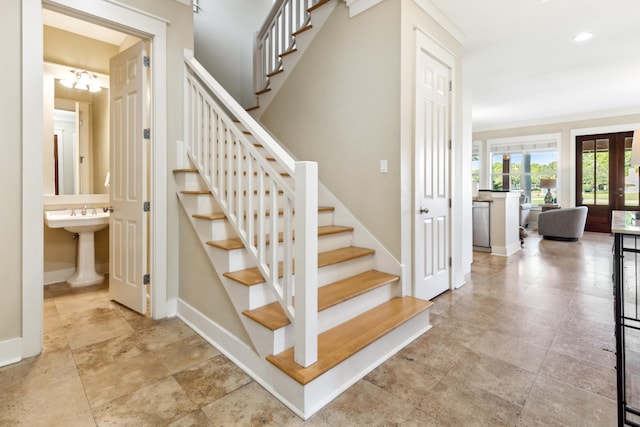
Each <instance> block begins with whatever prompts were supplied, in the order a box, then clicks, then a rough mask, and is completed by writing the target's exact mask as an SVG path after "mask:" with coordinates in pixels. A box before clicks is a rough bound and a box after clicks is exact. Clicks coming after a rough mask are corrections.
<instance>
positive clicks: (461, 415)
mask: <svg viewBox="0 0 640 427" xmlns="http://www.w3.org/2000/svg"><path fill="white" fill-rule="evenodd" d="M612 242H613V238H612V237H611V236H610V235H606V234H595V233H585V236H584V238H583V239H582V240H580V241H579V242H555V241H547V240H541V239H540V237H539V236H538V235H537V233H535V232H533V233H530V236H529V237H528V238H527V239H526V242H525V245H524V249H523V250H522V251H521V252H519V253H518V254H516V255H513V256H511V257H509V258H502V257H497V256H491V255H489V254H484V253H478V252H476V253H474V263H473V267H472V273H471V280H470V282H469V283H467V284H466V285H465V286H463V287H461V288H460V289H458V290H456V291H453V292H447V293H445V294H443V295H441V296H440V297H438V298H436V299H435V301H434V302H435V304H434V306H433V308H432V310H431V320H432V324H433V325H434V326H433V328H432V329H431V330H430V331H428V332H427V333H425V334H424V335H423V336H422V337H420V338H419V339H417V340H416V341H414V342H413V343H412V344H410V345H409V346H407V347H406V348H405V349H404V350H402V351H401V352H400V353H398V354H397V355H396V356H395V357H394V358H392V359H390V360H389V361H387V362H386V363H384V364H383V365H382V366H380V367H379V368H377V369H376V370H374V371H373V372H371V373H370V374H369V375H368V376H367V377H365V378H364V379H363V380H361V381H359V382H358V383H356V384H355V385H354V386H353V387H352V388H350V389H349V390H347V391H346V392H344V393H343V394H342V395H341V396H339V397H338V398H337V399H336V400H334V401H333V402H332V403H330V404H329V405H328V406H326V407H325V408H324V409H322V410H321V411H320V412H318V413H317V414H316V415H314V416H313V417H312V418H311V419H310V420H308V421H307V422H306V424H308V425H311V426H357V425H367V426H378V425H384V426H388V425H401V426H614V425H615V424H616V405H615V398H616V385H615V353H614V349H615V339H614V331H613V300H612V291H611V289H612V285H611V263H612V257H611V247H612ZM44 319H45V322H44V351H43V352H42V354H41V355H40V356H38V357H34V358H30V359H28V360H24V361H22V362H20V363H17V364H14V365H11V366H7V367H4V368H0V425H1V426H17V425H25V426H93V425H99V426H106V425H135V426H139V425H149V426H156V425H158V426H163V425H171V426H209V425H210V426H236V425H241V426H244V425H274V426H298V425H302V424H305V423H304V422H303V421H302V420H300V419H299V418H298V417H296V416H295V415H294V414H293V413H292V412H291V411H290V410H289V409H287V408H286V407H285V406H284V405H282V404H281V403H280V402H278V401H277V400H276V399H275V398H273V397H272V396H271V395H270V394H269V393H267V392H266V391H265V390H263V389H262V388H261V387H260V386H259V385H258V384H256V383H255V382H254V381H252V380H251V379H250V378H249V377H248V376H247V375H245V374H244V373H243V372H242V371H241V370H240V369H239V368H237V367H236V366H235V365H233V364H232V363H231V362H230V361H229V360H227V359H226V358H225V357H224V356H222V355H221V354H220V353H219V352H218V351H217V350H215V349H214V348H213V347H211V346H210V345H209V344H208V343H206V342H205V341H204V340H203V339H201V338H200V337H199V336H198V335H196V334H195V333H194V332H193V331H191V330H190V329H189V328H188V327H187V326H185V324H184V323H182V321H180V320H179V319H177V318H173V319H167V320H162V321H153V320H149V319H147V318H144V317H142V316H139V315H137V314H135V313H133V312H131V311H129V310H128V309H126V308H124V307H122V306H120V305H118V304H116V303H114V302H111V301H109V300H108V298H107V289H106V287H105V286H104V285H101V286H94V287H89V288H84V289H78V290H72V289H70V288H69V287H68V286H67V285H66V284H57V285H51V286H48V287H46V290H45V300H44Z"/></svg>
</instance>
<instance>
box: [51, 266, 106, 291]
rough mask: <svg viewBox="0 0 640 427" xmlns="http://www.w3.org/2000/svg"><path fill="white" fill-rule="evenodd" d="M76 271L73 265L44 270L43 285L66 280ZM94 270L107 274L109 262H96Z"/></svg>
mask: <svg viewBox="0 0 640 427" xmlns="http://www.w3.org/2000/svg"><path fill="white" fill-rule="evenodd" d="M75 272H76V269H75V267H71V268H63V269H61V270H52V271H45V272H44V280H43V281H44V285H45V286H46V285H53V284H54V283H62V282H66V281H67V279H68V278H69V277H71V276H73V273H75ZM96 272H97V273H98V274H109V263H108V262H106V263H102V264H96Z"/></svg>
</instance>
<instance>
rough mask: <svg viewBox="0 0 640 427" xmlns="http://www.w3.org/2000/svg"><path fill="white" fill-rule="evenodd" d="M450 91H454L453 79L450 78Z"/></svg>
mask: <svg viewBox="0 0 640 427" xmlns="http://www.w3.org/2000/svg"><path fill="white" fill-rule="evenodd" d="M449 92H453V80H449Z"/></svg>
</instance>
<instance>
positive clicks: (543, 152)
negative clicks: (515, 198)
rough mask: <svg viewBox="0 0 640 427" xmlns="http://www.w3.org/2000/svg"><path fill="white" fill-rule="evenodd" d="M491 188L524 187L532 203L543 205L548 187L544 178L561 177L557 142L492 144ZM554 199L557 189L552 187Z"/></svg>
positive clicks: (508, 188) (511, 188) (523, 189)
mask: <svg viewBox="0 0 640 427" xmlns="http://www.w3.org/2000/svg"><path fill="white" fill-rule="evenodd" d="M490 150H491V154H490V159H491V187H492V189H494V190H522V192H523V193H524V194H525V195H526V196H527V198H528V199H529V200H530V202H531V203H532V204H543V203H544V196H545V194H546V192H547V189H546V188H540V180H541V179H545V178H554V179H555V178H557V167H558V166H557V165H558V158H557V150H556V143H555V141H554V142H524V143H521V144H516V143H510V144H504V143H503V144H499V145H498V144H490ZM551 193H552V195H553V198H554V200H555V199H556V189H551Z"/></svg>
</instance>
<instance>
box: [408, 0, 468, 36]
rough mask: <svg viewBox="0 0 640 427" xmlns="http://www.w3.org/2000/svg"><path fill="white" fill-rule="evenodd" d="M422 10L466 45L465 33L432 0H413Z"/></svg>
mask: <svg viewBox="0 0 640 427" xmlns="http://www.w3.org/2000/svg"><path fill="white" fill-rule="evenodd" d="M413 1H414V2H415V3H416V4H417V5H418V6H420V8H421V9H422V10H424V11H425V12H427V14H429V16H431V17H432V18H433V20H434V21H436V22H437V23H438V25H440V26H441V27H442V28H444V29H445V31H446V32H448V33H449V34H451V36H452V37H453V38H454V39H456V40H457V41H458V42H459V43H460V44H462V45H464V41H465V35H464V33H463V32H462V31H461V30H460V28H458V27H457V26H456V24H454V23H453V21H452V20H450V19H449V17H448V16H447V15H445V14H444V12H442V11H441V10H440V9H438V7H437V6H435V5H434V4H433V3H432V2H431V1H430V0H413Z"/></svg>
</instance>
